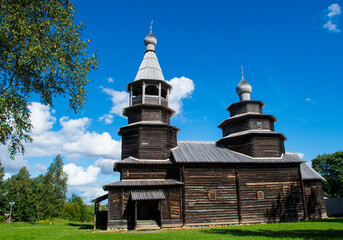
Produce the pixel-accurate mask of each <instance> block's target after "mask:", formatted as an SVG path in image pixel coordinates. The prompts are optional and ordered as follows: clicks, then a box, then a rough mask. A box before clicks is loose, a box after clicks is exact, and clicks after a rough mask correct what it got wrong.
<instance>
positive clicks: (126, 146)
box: [121, 129, 139, 159]
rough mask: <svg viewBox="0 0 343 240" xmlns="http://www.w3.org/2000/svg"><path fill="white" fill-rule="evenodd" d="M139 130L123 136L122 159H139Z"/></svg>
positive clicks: (130, 131) (128, 131)
mask: <svg viewBox="0 0 343 240" xmlns="http://www.w3.org/2000/svg"><path fill="white" fill-rule="evenodd" d="M138 139H139V138H138V130H137V129H131V130H127V131H125V133H123V134H122V146H123V147H122V153H121V156H122V159H125V158H128V157H130V156H131V157H136V158H137V157H138V142H139V141H138Z"/></svg>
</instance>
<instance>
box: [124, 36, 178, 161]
mask: <svg viewBox="0 0 343 240" xmlns="http://www.w3.org/2000/svg"><path fill="white" fill-rule="evenodd" d="M144 44H145V46H146V50H145V55H144V58H143V61H142V63H141V65H140V67H139V70H138V73H137V75H136V78H135V80H134V81H133V82H130V83H128V84H127V91H128V92H129V93H130V101H129V107H127V108H125V109H124V110H123V115H124V116H127V117H128V121H129V123H128V125H126V126H124V127H121V128H120V129H119V135H121V136H122V159H125V158H128V157H134V158H138V159H149V160H153V159H156V160H158V159H159V160H161V159H167V158H169V156H170V149H172V148H173V147H176V145H177V143H176V135H177V133H178V130H179V129H177V128H176V127H173V126H170V118H171V117H172V116H173V114H174V111H173V110H172V109H171V108H169V107H168V97H169V94H170V91H171V89H172V87H171V85H170V84H168V83H167V82H166V81H165V80H164V77H163V74H162V70H161V67H160V64H159V63H158V60H157V56H156V51H155V46H156V44H157V39H156V38H155V36H154V35H153V34H152V32H151V31H150V33H149V34H148V36H146V38H145V39H144Z"/></svg>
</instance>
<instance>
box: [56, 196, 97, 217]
mask: <svg viewBox="0 0 343 240" xmlns="http://www.w3.org/2000/svg"><path fill="white" fill-rule="evenodd" d="M91 212H92V210H91V209H90V208H88V207H87V205H86V204H84V203H83V200H82V198H81V197H80V196H77V195H76V194H75V193H73V194H72V196H71V198H69V199H68V202H67V203H66V205H65V206H64V209H63V218H64V219H67V220H69V221H78V222H90V221H92V220H93V216H92V214H91Z"/></svg>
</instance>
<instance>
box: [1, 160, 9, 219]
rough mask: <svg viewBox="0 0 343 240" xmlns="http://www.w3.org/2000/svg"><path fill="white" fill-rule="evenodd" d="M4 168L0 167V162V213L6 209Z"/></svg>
mask: <svg viewBox="0 0 343 240" xmlns="http://www.w3.org/2000/svg"><path fill="white" fill-rule="evenodd" d="M4 177H5V168H4V167H2V163H1V161H0V213H1V212H5V210H6V209H7V208H6V206H7V204H8V203H7V200H6V188H5V180H4Z"/></svg>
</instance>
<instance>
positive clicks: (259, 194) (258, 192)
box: [257, 191, 264, 200]
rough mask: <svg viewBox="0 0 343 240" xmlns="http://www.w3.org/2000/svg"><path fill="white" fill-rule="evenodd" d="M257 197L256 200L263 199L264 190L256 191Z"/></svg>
mask: <svg viewBox="0 0 343 240" xmlns="http://www.w3.org/2000/svg"><path fill="white" fill-rule="evenodd" d="M257 199H258V200H262V199H264V192H263V191H257Z"/></svg>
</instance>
